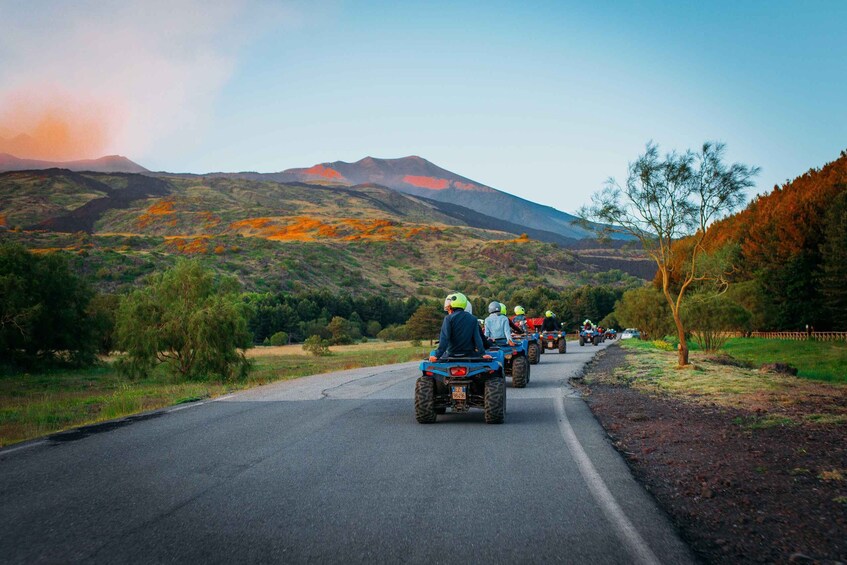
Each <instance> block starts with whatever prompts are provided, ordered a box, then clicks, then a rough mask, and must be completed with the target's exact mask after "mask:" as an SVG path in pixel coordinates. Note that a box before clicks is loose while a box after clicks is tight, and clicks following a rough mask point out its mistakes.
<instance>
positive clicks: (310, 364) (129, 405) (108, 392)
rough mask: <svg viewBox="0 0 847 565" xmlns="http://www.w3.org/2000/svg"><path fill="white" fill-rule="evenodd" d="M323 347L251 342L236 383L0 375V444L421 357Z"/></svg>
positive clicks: (416, 352) (83, 374) (88, 372)
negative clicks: (243, 375)
mask: <svg viewBox="0 0 847 565" xmlns="http://www.w3.org/2000/svg"><path fill="white" fill-rule="evenodd" d="M331 350H332V353H333V354H332V355H330V356H326V357H314V356H312V355H306V354H304V352H303V350H302V348H301V347H300V346H285V347H268V348H264V347H258V348H256V349H253V350H250V351H249V352H248V353H249V357H250V358H251V359H252V360H253V362H254V367H253V370H252V371H251V373H250V377H249V378H248V379H247V380H246V381H244V382H241V383H220V382H212V381H209V382H179V381H178V380H177V379H175V378H174V377H172V376H170V375H168V374H166V373H165V371H163V370H158V371H155V372H154V373H153V374H152V375H150V377H148V378H146V379H139V380H131V379H128V378H126V377H123V376H121V375H120V374H119V373H118V372H117V371H116V370H115V369H114V368H113V366H112V362H111V361H106V362H105V363H104V364H102V365H101V366H98V367H94V368H90V369H83V370H56V371H50V372H45V373H39V374H19V375H9V376H0V446H4V445H9V444H11V443H16V442H19V441H24V440H27V439H31V438H35V437H39V436H43V435H46V434H50V433H54V432H57V431H61V430H64V429H68V428H73V427H76V426H80V425H85V424H91V423H95V422H101V421H104V420H111V419H113V418H120V417H123V416H128V415H131V414H136V413H138V412H143V411H146V410H153V409H156V408H162V407H165V406H171V405H174V404H180V403H184V402H193V401H196V400H201V399H204V398H212V397H215V396H220V395H222V394H226V393H229V392H232V391H234V390H240V389H244V388H249V387H253V386H258V385H262V384H267V383H270V382H274V381H279V380H287V379H294V378H297V377H302V376H305V375H314V374H319V373H327V372H331V371H339V370H344V369H353V368H356V367H371V366H376V365H385V364H389V363H400V362H404V361H410V360H415V359H421V358H423V356H424V354H425V353H426V352H427V351H428V348H427V347H426V346H421V347H414V346H412V345H410V344H409V343H408V342H400V343H381V342H370V343H366V344H358V345H349V346H337V347H332V348H331Z"/></svg>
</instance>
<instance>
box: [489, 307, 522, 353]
mask: <svg viewBox="0 0 847 565" xmlns="http://www.w3.org/2000/svg"><path fill="white" fill-rule="evenodd" d="M488 312H489V314H488V317H487V318H486V319H485V337H487V338H490V339H491V340H493V341H494V343H497V344H499V345H512V346H513V345H515V342H514V341H513V339H512V331H511V328H510V324H509V317H508V316H504V315H503V314H501V313H500V303H499V302H491V303H490V304H489V305H488Z"/></svg>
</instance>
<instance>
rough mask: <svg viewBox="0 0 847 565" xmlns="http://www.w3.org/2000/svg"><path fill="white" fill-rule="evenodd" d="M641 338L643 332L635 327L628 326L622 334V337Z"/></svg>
mask: <svg viewBox="0 0 847 565" xmlns="http://www.w3.org/2000/svg"><path fill="white" fill-rule="evenodd" d="M633 337H635V338H640V337H641V332H640V331H638V330H637V329H635V328H627V329H625V330H624V331H623V333H622V334H621V339H631V338H633Z"/></svg>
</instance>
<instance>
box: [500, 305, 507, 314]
mask: <svg viewBox="0 0 847 565" xmlns="http://www.w3.org/2000/svg"><path fill="white" fill-rule="evenodd" d="M500 313H501V314H503V315H504V316H505V315H506V305H505V304H503V303H502V302H501V303H500Z"/></svg>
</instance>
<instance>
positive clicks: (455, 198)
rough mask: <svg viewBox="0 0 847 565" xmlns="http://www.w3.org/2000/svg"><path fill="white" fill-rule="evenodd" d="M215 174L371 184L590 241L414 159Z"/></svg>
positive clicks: (550, 214)
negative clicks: (275, 171)
mask: <svg viewBox="0 0 847 565" xmlns="http://www.w3.org/2000/svg"><path fill="white" fill-rule="evenodd" d="M215 174H218V175H222V176H229V177H235V178H249V179H254V180H258V179H267V180H275V181H279V182H293V181H300V182H308V183H321V184H329V185H348V186H352V185H356V184H363V183H375V184H380V185H383V186H387V187H389V188H393V189H394V190H398V191H400V192H404V193H406V194H413V195H416V196H423V197H426V198H429V199H432V200H436V201H439V202H448V203H451V204H456V205H459V206H463V207H465V208H470V209H473V210H475V211H477V212H479V213H482V214H485V215H487V216H491V217H493V218H497V219H500V220H505V221H508V222H510V223H513V224H517V225H522V226H526V228H529V229H536V230H544V231H547V232H553V233H555V234H558V235H560V236H562V237H565V238H571V239H583V238H591V237H594V234H593V233H592V232H591V231H589V230H587V229H586V228H584V227H581V226H579V225H577V224H576V223H575V221H576V220H577V218H576V216H573V215H571V214H568V213H566V212H562V211H560V210H557V209H555V208H553V207H550V206H543V205H541V204H536V203H535V202H531V201H529V200H525V199H523V198H519V197H517V196H514V195H512V194H508V193H506V192H502V191H500V190H497V189H495V188H491V187H490V186H486V185H484V184H481V183H478V182H476V181H473V180H471V179H468V178H466V177H463V176H461V175H457V174H456V173H453V172H451V171H448V170H446V169H443V168H441V167H439V166H438V165H435V164H434V163H431V162H430V161H427V160H426V159H424V158H422V157H417V156H411V157H403V158H400V159H377V158H374V157H365V158H364V159H361V160H359V161H356V162H355V163H347V162H344V161H335V162H332V163H321V164H319V165H315V166H313V167H309V168H300V169H288V170H286V171H282V172H279V173H264V174H263V173H215Z"/></svg>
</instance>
